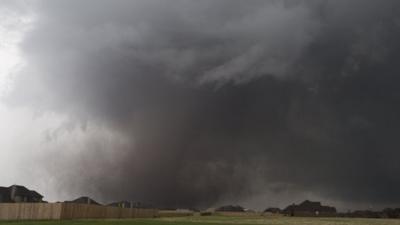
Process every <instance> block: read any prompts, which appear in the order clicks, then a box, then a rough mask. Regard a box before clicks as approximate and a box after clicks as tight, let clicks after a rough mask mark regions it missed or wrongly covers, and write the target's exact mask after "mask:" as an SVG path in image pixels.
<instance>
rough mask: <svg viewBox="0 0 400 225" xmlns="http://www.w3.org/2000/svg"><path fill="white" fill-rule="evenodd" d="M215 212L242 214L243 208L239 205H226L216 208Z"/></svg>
mask: <svg viewBox="0 0 400 225" xmlns="http://www.w3.org/2000/svg"><path fill="white" fill-rule="evenodd" d="M215 211H217V212H244V208H243V207H242V206H239V205H226V206H221V207H219V208H217V209H216V210H215Z"/></svg>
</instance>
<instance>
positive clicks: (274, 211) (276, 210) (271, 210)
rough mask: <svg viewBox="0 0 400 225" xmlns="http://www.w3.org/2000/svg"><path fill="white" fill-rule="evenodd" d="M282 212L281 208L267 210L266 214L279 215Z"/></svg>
mask: <svg viewBox="0 0 400 225" xmlns="http://www.w3.org/2000/svg"><path fill="white" fill-rule="evenodd" d="M281 211H282V210H281V209H280V208H267V209H265V210H264V213H270V214H279V213H281Z"/></svg>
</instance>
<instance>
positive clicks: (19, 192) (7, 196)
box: [0, 185, 43, 203]
mask: <svg viewBox="0 0 400 225" xmlns="http://www.w3.org/2000/svg"><path fill="white" fill-rule="evenodd" d="M0 202H1V203H17V202H43V195H41V194H39V193H38V192H36V191H34V190H29V189H28V188H26V187H24V186H21V185H12V186H10V187H0Z"/></svg>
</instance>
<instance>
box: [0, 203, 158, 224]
mask: <svg viewBox="0 0 400 225" xmlns="http://www.w3.org/2000/svg"><path fill="white" fill-rule="evenodd" d="M157 216H158V210H156V209H139V208H118V207H110V206H99V205H88V204H75V203H1V204H0V220H60V219H123V218H151V217H157Z"/></svg>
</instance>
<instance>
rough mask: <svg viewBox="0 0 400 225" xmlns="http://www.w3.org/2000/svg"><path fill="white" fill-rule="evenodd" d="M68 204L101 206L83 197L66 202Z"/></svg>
mask: <svg viewBox="0 0 400 225" xmlns="http://www.w3.org/2000/svg"><path fill="white" fill-rule="evenodd" d="M65 202H66V203H79V204H90V205H101V204H100V203H98V202H96V201H95V200H93V199H91V198H89V197H87V196H82V197H79V198H77V199H74V200H72V201H65Z"/></svg>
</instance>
